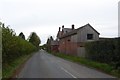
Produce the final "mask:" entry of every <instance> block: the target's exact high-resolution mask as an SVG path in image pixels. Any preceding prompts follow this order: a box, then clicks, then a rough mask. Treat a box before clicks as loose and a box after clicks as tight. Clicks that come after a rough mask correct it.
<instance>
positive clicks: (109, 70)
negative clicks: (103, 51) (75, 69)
mask: <svg viewBox="0 0 120 80" xmlns="http://www.w3.org/2000/svg"><path fill="white" fill-rule="evenodd" d="M51 54H53V55H55V56H58V57H61V58H63V59H67V60H69V61H73V62H76V63H79V64H82V65H85V66H88V67H90V68H94V69H97V70H99V71H102V72H105V73H107V74H110V75H113V76H116V77H118V78H120V70H115V69H114V68H113V67H112V66H110V65H108V64H106V63H99V62H95V61H92V60H89V59H86V58H81V57H77V56H72V55H66V54H62V53H51Z"/></svg>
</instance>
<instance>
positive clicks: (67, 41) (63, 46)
mask: <svg viewBox="0 0 120 80" xmlns="http://www.w3.org/2000/svg"><path fill="white" fill-rule="evenodd" d="M59 52H61V53H65V54H71V55H77V43H75V42H71V37H66V38H63V39H61V40H60V44H59Z"/></svg>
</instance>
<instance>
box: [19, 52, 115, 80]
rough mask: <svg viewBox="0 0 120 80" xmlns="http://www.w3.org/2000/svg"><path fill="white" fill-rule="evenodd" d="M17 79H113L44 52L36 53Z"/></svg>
mask: <svg viewBox="0 0 120 80" xmlns="http://www.w3.org/2000/svg"><path fill="white" fill-rule="evenodd" d="M17 78H113V77H112V76H110V75H107V74H105V73H102V72H99V71H96V70H94V69H90V68H87V67H85V66H83V65H79V64H76V63H73V62H70V61H67V60H64V59H61V58H58V57H56V56H53V55H51V54H48V53H47V52H45V51H44V50H40V51H39V52H37V53H35V54H34V55H33V56H32V57H31V58H30V59H29V60H28V61H27V62H26V64H25V66H24V68H23V69H22V70H21V72H20V73H19V75H17Z"/></svg>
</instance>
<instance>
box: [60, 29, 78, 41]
mask: <svg viewBox="0 0 120 80" xmlns="http://www.w3.org/2000/svg"><path fill="white" fill-rule="evenodd" d="M74 34H77V29H74V30H72V31H71V32H68V33H66V34H64V35H63V36H61V37H60V39H61V38H65V37H68V36H71V35H74Z"/></svg>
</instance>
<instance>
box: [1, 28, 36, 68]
mask: <svg viewBox="0 0 120 80" xmlns="http://www.w3.org/2000/svg"><path fill="white" fill-rule="evenodd" d="M36 50H37V48H36V47H35V46H34V45H32V44H31V43H29V42H28V41H26V40H23V39H22V38H20V37H18V36H16V34H15V32H14V31H13V30H12V29H9V28H8V27H7V28H5V27H2V66H3V69H4V67H5V66H6V65H9V64H11V62H13V61H14V60H15V59H17V58H19V57H21V56H23V55H29V54H30V53H32V52H34V51H36Z"/></svg>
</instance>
